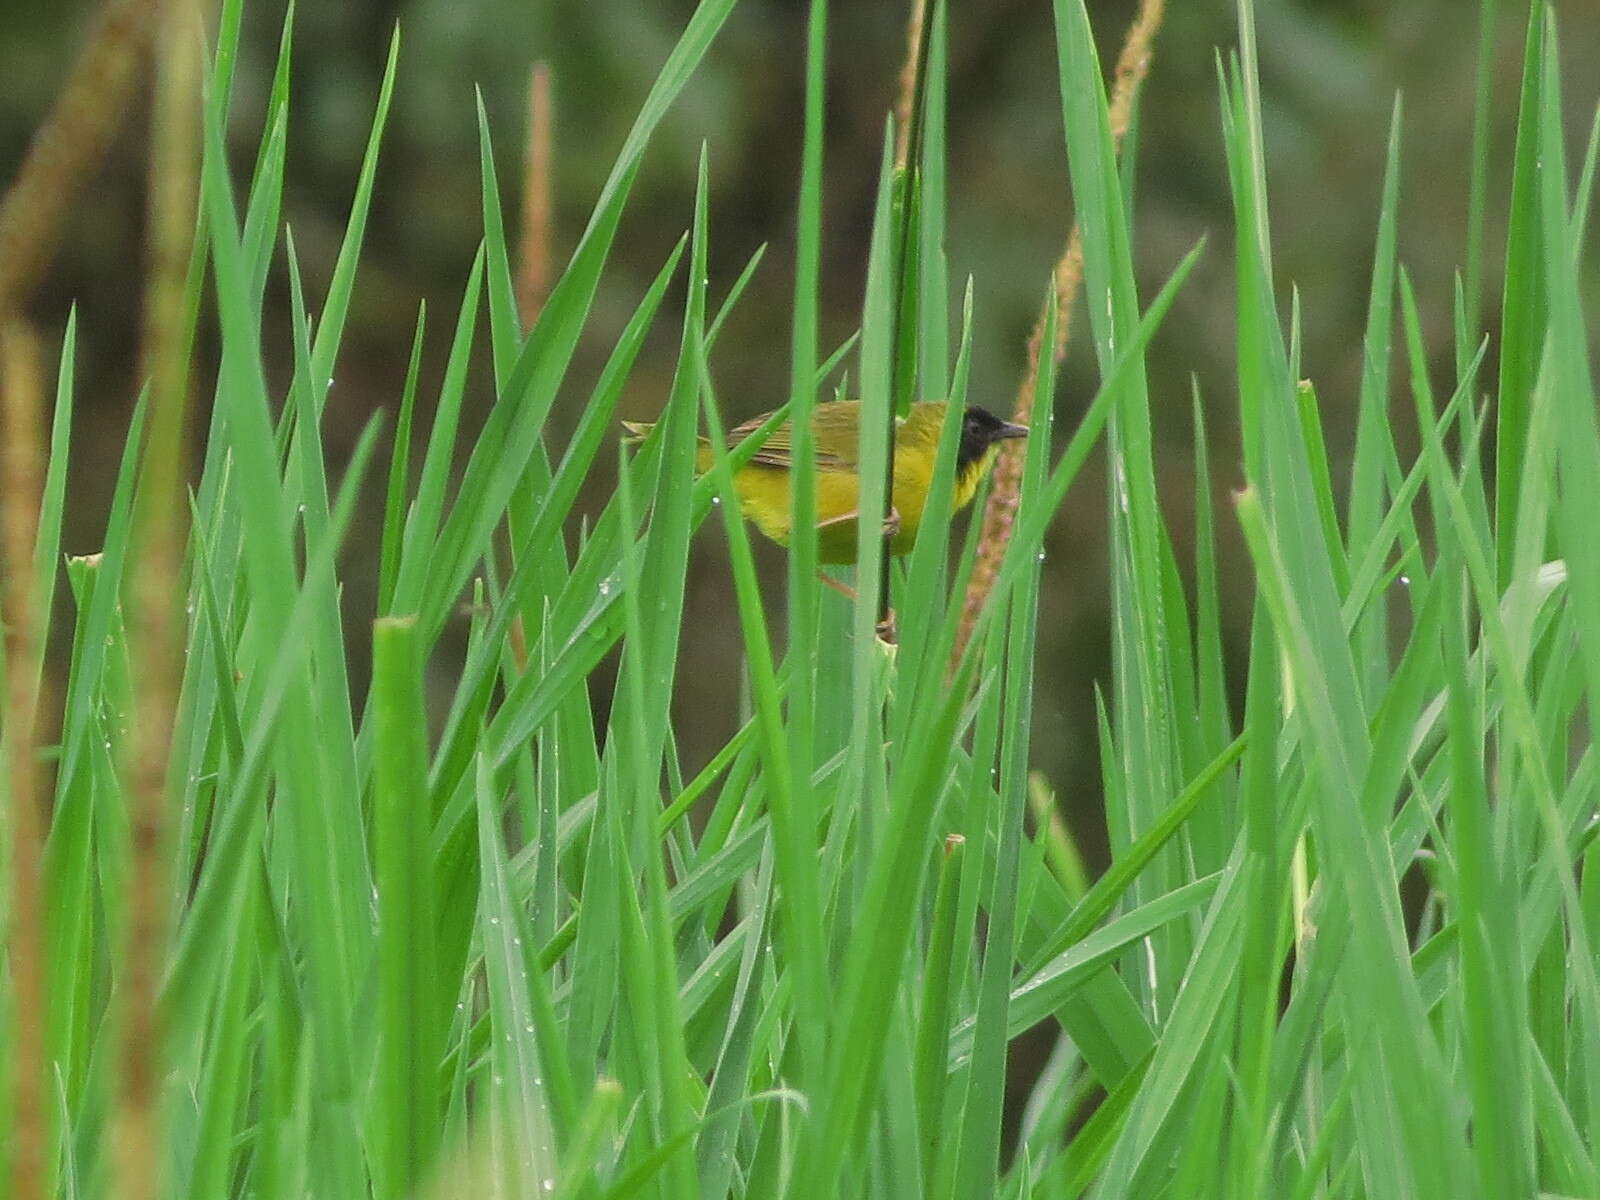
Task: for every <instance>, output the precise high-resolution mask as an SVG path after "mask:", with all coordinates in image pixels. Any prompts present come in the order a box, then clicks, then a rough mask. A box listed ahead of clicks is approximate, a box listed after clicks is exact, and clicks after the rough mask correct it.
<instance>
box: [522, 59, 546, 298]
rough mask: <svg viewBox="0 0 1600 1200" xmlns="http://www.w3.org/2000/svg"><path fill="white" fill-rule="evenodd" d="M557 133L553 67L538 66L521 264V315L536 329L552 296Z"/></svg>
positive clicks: (531, 97) (532, 85)
mask: <svg viewBox="0 0 1600 1200" xmlns="http://www.w3.org/2000/svg"><path fill="white" fill-rule="evenodd" d="M552 141H553V132H552V124H551V105H550V64H549V63H546V62H536V63H534V64H533V72H532V74H531V75H530V77H529V82H528V143H527V148H526V151H525V153H524V156H523V169H522V243H521V246H520V247H519V251H520V253H519V254H518V256H517V257H518V262H517V311H518V312H520V313H521V314H522V326H523V328H524V329H532V328H533V323H534V322H535V321H537V320H538V319H539V311H540V310H541V309H542V308H544V302H545V297H546V296H548V295H549V293H550V230H551V212H550V194H551V185H550V169H551V151H552Z"/></svg>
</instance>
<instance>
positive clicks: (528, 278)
mask: <svg viewBox="0 0 1600 1200" xmlns="http://www.w3.org/2000/svg"><path fill="white" fill-rule="evenodd" d="M553 148H554V126H553V123H552V116H551V103H550V64H549V63H547V62H536V63H534V64H533V71H532V72H531V73H530V75H529V78H528V141H527V145H526V147H525V149H524V152H523V156H522V228H521V231H520V237H521V241H520V244H519V246H518V254H517V312H518V313H519V314H521V316H522V327H523V329H525V330H526V329H532V328H533V324H534V322H535V321H537V320H538V319H539V313H540V312H541V311H543V309H544V302H545V299H546V298H547V297H548V296H549V295H550V240H551V228H552V221H553V218H552V215H551V200H550V197H551V182H550V172H551V166H552V152H553ZM511 657H512V660H513V661H514V662H515V663H516V664H517V669H518V670H519V671H520V670H524V669H526V667H527V665H528V634H527V630H526V629H524V628H523V624H522V614H521V613H518V614H517V615H516V616H515V617H513V618H512V620H511Z"/></svg>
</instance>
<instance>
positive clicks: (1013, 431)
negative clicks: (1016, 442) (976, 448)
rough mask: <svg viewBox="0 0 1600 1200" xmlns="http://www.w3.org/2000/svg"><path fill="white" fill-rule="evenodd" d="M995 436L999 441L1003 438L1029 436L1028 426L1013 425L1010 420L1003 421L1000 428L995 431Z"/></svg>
mask: <svg viewBox="0 0 1600 1200" xmlns="http://www.w3.org/2000/svg"><path fill="white" fill-rule="evenodd" d="M994 436H995V439H996V440H997V441H998V440H1000V439H1002V438H1025V437H1027V436H1028V427H1027V426H1026V425H1013V424H1012V423H1011V422H1010V421H1003V422H1001V425H1000V428H999V429H997V430H996V431H995V435H994Z"/></svg>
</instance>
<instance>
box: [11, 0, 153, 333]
mask: <svg viewBox="0 0 1600 1200" xmlns="http://www.w3.org/2000/svg"><path fill="white" fill-rule="evenodd" d="M156 8H157V3H156V0H109V2H108V3H107V4H106V6H105V8H104V9H103V10H102V12H101V15H100V24H99V26H98V27H97V28H96V30H95V32H94V34H93V35H92V36H91V37H90V39H89V41H88V44H87V45H85V46H84V48H83V52H82V53H81V54H80V55H79V56H78V61H77V63H76V65H75V66H74V67H73V69H72V74H71V75H70V76H69V77H68V79H67V82H66V85H65V86H64V87H63V88H62V91H61V95H60V97H59V98H58V99H57V100H56V105H55V108H54V109H53V110H52V111H51V113H50V115H49V116H48V117H47V118H46V119H45V121H44V124H42V125H40V126H39V130H38V132H37V133H35V134H34V136H33V142H32V144H31V145H29V147H28V154H27V157H26V158H24V159H23V161H22V166H21V167H20V168H18V170H17V175H16V178H15V179H14V180H13V182H12V184H11V186H10V187H9V188H7V189H6V193H5V196H4V197H3V198H0V314H3V313H7V312H10V311H11V310H12V309H14V308H17V307H19V306H20V305H21V303H22V301H23V300H24V299H25V298H26V297H27V296H28V294H29V293H30V292H31V291H32V290H33V288H34V286H35V285H36V284H37V283H38V281H39V279H40V277H41V276H42V275H43V274H44V271H45V268H46V267H47V266H49V264H50V259H51V257H52V256H53V255H54V253H55V249H56V244H57V242H58V241H59V239H60V236H61V227H62V224H63V223H64V220H65V218H66V215H67V212H68V210H69V207H70V205H71V203H72V199H73V197H74V196H75V195H76V194H77V192H78V189H79V188H80V186H81V185H82V184H83V181H84V180H85V179H86V178H87V177H88V175H89V173H90V171H92V170H93V169H94V167H95V164H96V163H98V162H99V161H100V159H101V157H102V155H104V153H105V151H106V148H107V146H109V145H110V143H111V138H112V136H113V135H114V134H115V133H116V131H117V126H118V124H119V123H120V122H121V120H122V114H123V111H124V110H125V109H126V107H127V98H128V91H129V89H130V88H131V87H132V85H133V82H134V79H135V77H136V70H137V68H138V65H139V58H140V55H141V53H142V52H143V50H144V46H145V30H146V27H147V23H148V22H149V20H150V18H151V16H152V15H153V13H154V12H155V10H156Z"/></svg>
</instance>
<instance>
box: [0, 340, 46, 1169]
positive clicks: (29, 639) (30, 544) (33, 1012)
mask: <svg viewBox="0 0 1600 1200" xmlns="http://www.w3.org/2000/svg"><path fill="white" fill-rule="evenodd" d="M0 393H3V398H0V402H3V404H4V424H3V429H4V442H3V445H0V471H3V475H0V523H3V527H4V532H3V538H4V548H5V596H4V605H5V649H6V709H5V726H4V728H5V747H6V750H7V752H8V753H7V759H8V761H7V762H6V764H5V769H6V775H7V782H8V786H7V788H6V792H7V795H8V798H9V801H10V812H9V813H8V814H7V819H8V823H9V825H10V843H11V846H10V849H11V897H10V906H9V907H10V920H9V921H8V922H7V926H6V939H7V952H8V957H9V965H10V972H11V983H12V1009H13V1016H12V1035H11V1055H10V1057H11V1069H12V1079H11V1087H12V1092H11V1105H12V1127H11V1147H10V1149H11V1195H12V1196H15V1197H18V1198H19V1200H32V1198H33V1197H42V1196H43V1195H44V1194H45V1180H46V1178H47V1174H48V1171H47V1167H46V1163H45V1145H46V1141H47V1128H46V1122H45V1111H46V1110H45V1090H44V1086H45V1071H44V1024H45V1023H44V1014H45V1003H46V996H45V986H44V926H43V922H44V906H43V903H42V895H41V880H40V860H41V857H42V854H43V850H44V829H43V819H42V817H41V813H40V808H39V786H38V785H39V772H38V767H37V763H38V758H37V753H36V747H35V745H34V742H35V730H34V724H35V713H36V711H37V706H36V701H37V694H36V693H37V680H38V677H39V674H38V655H39V653H40V651H41V648H42V646H43V643H44V639H43V631H42V630H41V629H40V628H39V613H38V612H37V611H36V610H37V604H36V597H35V595H34V590H33V582H34V574H33V554H34V542H35V539H36V538H37V536H38V531H39V501H40V495H41V492H42V490H43V486H44V437H43V425H44V421H43V405H44V372H43V369H42V367H41V365H40V352H39V344H38V340H37V339H36V338H35V337H34V335H33V333H32V331H30V330H29V329H28V328H27V327H26V326H25V325H23V323H22V322H21V321H20V320H11V321H7V322H6V323H5V324H4V325H3V326H0Z"/></svg>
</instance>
